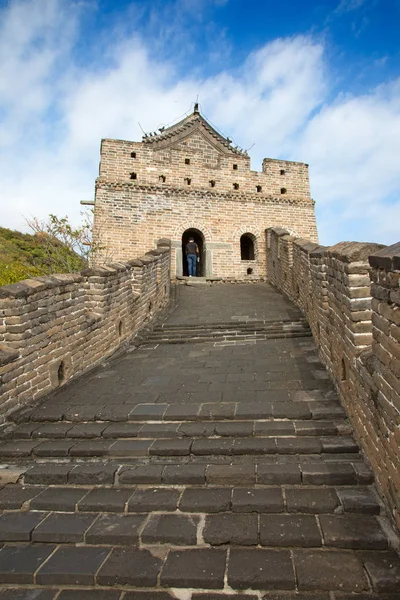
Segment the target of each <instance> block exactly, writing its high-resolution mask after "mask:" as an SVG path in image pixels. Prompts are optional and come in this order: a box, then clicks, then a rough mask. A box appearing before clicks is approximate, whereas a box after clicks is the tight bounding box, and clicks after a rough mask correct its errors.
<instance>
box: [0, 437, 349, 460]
mask: <svg viewBox="0 0 400 600" xmlns="http://www.w3.org/2000/svg"><path fill="white" fill-rule="evenodd" d="M321 453H329V454H340V453H358V446H357V444H356V443H355V442H354V440H353V439H352V438H351V437H349V436H333V437H306V436H299V437H278V438H276V437H261V436H260V437H241V438H236V437H227V436H226V437H216V438H204V437H203V438H189V437H185V438H178V437H177V438H162V439H154V438H136V439H120V440H119V439H117V440H115V439H107V440H104V439H103V440H101V439H88V440H81V441H77V440H75V439H64V440H59V439H57V440H52V441H43V440H40V439H36V440H31V441H26V440H22V441H21V440H11V441H8V442H5V443H3V444H2V445H0V457H2V458H8V457H13V458H26V457H29V456H35V457H47V458H50V457H51V458H56V457H102V456H106V457H111V458H128V457H137V456H189V455H195V456H212V455H218V456H219V455H222V456H223V455H246V456H247V455H250V456H251V455H263V454H321Z"/></svg>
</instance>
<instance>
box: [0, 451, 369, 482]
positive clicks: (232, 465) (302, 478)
mask: <svg viewBox="0 0 400 600" xmlns="http://www.w3.org/2000/svg"><path fill="white" fill-rule="evenodd" d="M339 456H340V455H335V454H332V455H326V460H316V459H317V458H318V457H317V456H311V457H310V456H305V457H304V460H301V457H300V456H296V455H293V456H291V457H290V458H291V460H290V461H288V462H279V461H278V462H270V460H268V461H266V459H265V458H263V457H260V458H256V457H247V458H246V460H245V461H244V462H241V461H240V460H239V458H240V457H229V462H228V463H226V464H223V463H221V464H220V463H219V461H218V460H215V458H217V457H214V458H211V460H206V459H207V457H199V461H198V462H187V463H185V462H183V461H182V459H179V460H178V459H175V461H173V459H172V460H170V461H166V460H165V462H162V461H161V462H158V463H157V462H148V461H147V462H136V463H135V462H134V463H131V464H129V463H126V462H124V463H122V462H117V461H113V462H108V461H107V462H100V461H95V460H93V461H92V462H90V463H89V462H73V461H71V462H43V463H37V464H32V463H31V464H28V465H25V466H21V467H19V471H18V473H19V475H20V481H21V483H22V484H24V485H65V484H71V485H110V486H117V487H121V486H122V487H123V486H132V485H165V486H169V485H196V486H197V485H199V486H204V485H207V486H221V485H223V486H225V485H227V486H235V485H239V486H253V485H259V486H271V485H272V486H274V485H301V486H303V485H308V486H310V485H318V486H320V485H322V486H324V485H330V486H355V485H369V484H371V483H373V481H374V477H373V473H372V471H371V469H370V468H369V467H368V466H367V465H366V464H365V463H364V462H363V461H362V460H360V457H359V455H357V454H354V455H345V456H346V460H339V459H338V457H339ZM266 458H268V459H270V457H266ZM328 458H329V460H328ZM1 475H2V473H1V472H0V477H1Z"/></svg>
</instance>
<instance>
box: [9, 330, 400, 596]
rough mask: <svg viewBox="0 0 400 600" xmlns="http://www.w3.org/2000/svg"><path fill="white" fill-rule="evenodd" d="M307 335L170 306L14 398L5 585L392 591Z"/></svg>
mask: <svg viewBox="0 0 400 600" xmlns="http://www.w3.org/2000/svg"><path fill="white" fill-rule="evenodd" d="M308 335H309V330H308V328H307V325H306V323H304V322H303V321H301V320H298V321H292V322H287V321H281V322H279V323H278V322H264V323H260V321H256V322H251V323H249V322H247V323H236V324H234V325H232V324H231V323H230V324H229V327H228V326H227V324H224V323H222V324H220V325H219V326H215V325H204V326H201V327H198V326H197V327H194V326H190V324H189V325H188V324H183V325H182V326H178V325H168V324H167V325H164V326H160V327H158V328H157V329H156V330H155V331H154V332H153V334H152V335H151V336H150V338H149V340H148V341H149V344H147V345H144V346H142V347H141V348H139V349H138V350H136V351H134V352H128V353H127V354H126V355H124V356H122V357H119V358H118V359H116V360H115V361H114V362H111V363H110V364H109V365H106V367H99V369H97V370H96V371H95V372H94V373H93V374H91V375H90V376H88V377H87V378H86V379H85V378H82V379H81V380H79V381H78V382H76V383H74V384H72V385H71V386H66V387H65V388H64V389H62V390H60V391H59V393H58V394H55V395H54V396H53V397H51V398H48V399H46V400H45V401H44V402H42V403H41V404H39V405H37V406H35V407H30V408H26V409H24V410H21V411H20V412H19V413H16V414H14V415H13V417H12V420H11V421H9V422H8V423H7V424H6V426H5V427H4V428H3V432H2V439H1V441H0V461H1V462H2V463H3V466H4V467H5V468H3V469H0V478H1V479H2V480H3V481H4V484H3V487H2V489H0V509H1V510H2V514H1V515H0V543H1V544H3V547H2V549H1V550H0V584H1V586H2V589H1V590H0V600H11V599H12V598H18V600H33V599H35V600H54V599H55V598H57V600H60V599H61V600H72V599H73V600H135V599H136V600H144V599H148V600H150V599H156V600H157V599H158V600H167V599H171V598H180V599H182V600H184V599H185V600H186V599H188V600H226V599H233V598H237V599H239V600H245V599H248V600H250V599H253V600H255V599H256V598H257V599H261V598H263V599H264V600H278V599H279V600H295V599H298V600H307V599H308V600H320V599H323V600H350V598H352V599H353V598H354V599H356V600H357V598H358V599H359V600H368V599H369V600H378V599H379V598H381V599H382V600H400V560H399V557H398V555H397V554H396V553H395V552H394V551H393V550H392V549H391V548H390V545H389V540H388V535H387V532H388V530H389V529H388V524H387V521H386V519H385V516H384V513H383V512H382V508H381V505H380V501H379V499H378V496H377V494H376V492H375V489H374V486H373V474H372V472H371V470H370V468H369V467H368V466H367V465H366V463H365V461H364V460H363V457H362V455H361V454H360V452H359V448H358V446H357V444H356V443H355V441H354V439H353V437H352V435H351V427H350V426H349V423H348V421H347V418H346V415H345V412H344V410H343V408H342V407H341V405H340V403H339V400H338V398H337V396H336V394H335V392H334V391H333V389H332V385H331V383H330V381H329V379H328V376H327V374H326V373H325V371H324V370H323V368H322V366H321V365H320V363H319V362H318V357H317V356H316V354H315V350H314V347H313V344H312V342H310V340H308V339H307V336H308ZM264 336H265V337H264ZM298 336H301V337H298ZM283 337H284V338H285V339H282V338H283ZM259 338H260V339H259ZM249 339H250V340H252V342H253V341H254V340H255V341H254V345H253V346H252V347H250V346H247V345H244V346H241V345H234V346H231V345H229V343H230V342H231V341H233V340H234V341H238V342H239V344H240V343H241V342H244V343H246V341H247V340H249ZM260 340H261V341H260ZM189 341H192V342H198V344H196V345H193V346H190V345H189V344H188V342H189ZM209 341H213V342H215V343H217V342H222V346H220V347H215V345H213V344H209V343H206V342H209ZM171 344H174V345H171ZM157 345H159V346H157ZM156 346H157V347H156ZM188 348H192V349H191V350H190V349H189V350H188ZM196 365H197V367H196ZM252 365H254V367H252ZM107 369H108V370H107ZM182 373H183V374H184V376H183V377H182ZM190 379H195V381H193V382H191V381H190ZM188 380H189V383H188ZM139 381H140V383H139ZM133 382H134V383H133ZM113 390H114V391H113ZM7 481H8V483H6V482H7Z"/></svg>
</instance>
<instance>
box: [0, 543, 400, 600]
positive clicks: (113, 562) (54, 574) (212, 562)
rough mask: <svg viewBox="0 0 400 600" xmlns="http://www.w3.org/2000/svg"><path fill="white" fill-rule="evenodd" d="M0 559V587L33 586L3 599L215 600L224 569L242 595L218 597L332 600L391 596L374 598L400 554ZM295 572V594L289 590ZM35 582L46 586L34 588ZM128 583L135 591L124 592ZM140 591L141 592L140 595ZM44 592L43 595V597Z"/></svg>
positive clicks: (30, 554)
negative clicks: (178, 594) (184, 594)
mask: <svg viewBox="0 0 400 600" xmlns="http://www.w3.org/2000/svg"><path fill="white" fill-rule="evenodd" d="M0 556H1V561H0V583H1V584H3V585H4V584H5V585H7V586H13V587H14V586H22V585H23V586H24V588H23V590H25V591H27V590H29V586H33V585H34V584H36V585H35V588H36V590H35V593H34V594H32V595H26V594H25V595H22V596H21V595H19V592H18V595H15V592H13V593H14V596H13V595H10V594H8V591H9V590H11V587H10V588H9V589H7V590H6V589H5V588H4V589H3V590H2V591H1V592H0V593H1V594H2V596H0V598H1V597H2V598H3V599H4V600H10V599H11V598H18V599H19V600H21V599H23V600H32V599H33V598H37V599H38V600H50V599H51V598H54V595H53V596H51V593H53V592H54V591H55V589H60V588H63V587H64V586H72V588H71V589H70V590H69V591H67V590H65V591H63V592H61V595H60V596H59V598H61V599H62V600H72V598H73V599H74V600H89V599H91V600H94V599H96V600H117V598H119V596H118V595H117V596H115V595H114V596H112V595H111V594H112V593H113V592H115V591H118V592H119V591H122V589H123V588H125V589H126V595H124V598H125V599H127V600H139V599H141V600H143V599H144V598H146V597H147V598H149V599H150V598H155V599H156V600H157V598H159V600H166V598H168V597H169V598H170V597H171V596H170V595H168V594H167V593H166V590H165V588H166V587H167V588H169V587H173V588H178V589H182V590H189V589H194V590H196V589H198V590H199V591H200V590H201V594H198V593H195V594H194V598H195V599H196V600H199V599H200V598H203V600H216V598H217V596H215V594H213V593H212V592H213V591H216V590H219V591H221V590H223V588H224V578H225V573H227V581H228V584H229V586H230V587H231V588H232V590H234V591H240V590H247V591H246V593H245V594H244V595H242V594H239V595H237V594H234V595H233V596H232V594H230V595H225V594H224V595H222V596H221V600H222V598H224V599H225V598H232V597H234V598H236V599H237V600H239V599H242V600H243V599H244V598H246V597H249V598H250V597H252V598H253V599H254V596H251V594H250V590H260V591H261V590H262V591H265V590H267V591H269V592H270V593H269V594H266V595H265V596H264V598H271V600H272V598H276V597H279V598H281V600H290V599H291V598H294V597H297V596H298V597H299V598H301V600H308V599H309V600H311V599H314V600H317V599H318V600H321V598H322V599H323V600H327V598H328V597H327V596H325V595H324V592H330V593H331V594H332V593H334V597H335V600H344V599H345V598H347V599H348V598H349V597H350V596H349V595H348V596H346V593H347V594H351V593H359V594H360V600H361V598H362V600H366V599H367V598H370V599H371V600H378V599H379V598H380V597H381V596H379V595H377V594H378V593H381V594H395V595H394V596H393V595H392V596H384V595H382V600H389V598H390V600H394V598H396V595H398V582H399V578H400V559H399V557H398V556H397V555H396V554H395V553H394V552H391V551H373V552H371V551H363V552H355V551H354V550H341V549H334V550H330V549H300V548H298V549H297V548H295V549H294V550H293V552H290V550H289V549H271V548H232V550H231V551H230V553H228V551H227V549H226V548H221V549H220V548H192V549H189V548H185V549H171V550H170V551H169V552H167V553H166V554H165V555H164V556H163V557H162V558H158V557H156V556H153V554H152V553H151V552H150V551H149V550H147V549H138V548H136V547H116V548H114V549H113V550H112V551H111V552H110V547H109V546H108V547H107V546H106V547H102V546H97V547H95V546H80V547H79V546H59V547H56V546H55V545H54V544H35V545H26V544H21V545H18V546H13V545H6V546H5V547H4V548H3V549H2V550H1V553H0ZM295 574H296V579H297V586H298V588H299V594H295V588H296V579H295ZM369 581H371V584H372V593H371V592H370V591H369V590H370V586H369ZM36 586H46V589H44V588H42V590H41V591H40V592H39V590H38V589H37V587H36ZM126 586H128V587H126ZM129 587H133V588H135V589H136V591H135V592H133V591H129V589H128V588H129ZM20 589H21V590H22V588H20ZM32 589H33V588H32ZM82 589H84V590H87V592H86V595H82V593H81V592H80V591H79V590H82ZM139 590H143V592H142V593H141V592H139ZM145 590H149V591H148V593H147V594H145ZM47 591H48V592H49V593H50V595H48V594H47V595H43V593H45V592H47ZM285 591H290V592H291V593H284V592H285ZM271 592H275V593H272V594H271ZM278 592H283V593H282V594H277V593H278ZM362 592H365V593H363V594H361V593H362ZM100 593H101V595H100ZM71 594H72V595H71ZM331 597H332V596H331Z"/></svg>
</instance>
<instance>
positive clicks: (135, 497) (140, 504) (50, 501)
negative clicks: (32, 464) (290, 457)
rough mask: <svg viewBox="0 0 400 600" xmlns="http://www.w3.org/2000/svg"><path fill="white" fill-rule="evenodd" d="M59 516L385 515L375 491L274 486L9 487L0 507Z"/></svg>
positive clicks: (0, 497)
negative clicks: (140, 514) (101, 513)
mask: <svg viewBox="0 0 400 600" xmlns="http://www.w3.org/2000/svg"><path fill="white" fill-rule="evenodd" d="M23 507H24V508H25V509H28V508H29V509H30V510H35V511H47V512H48V511H56V512H91V511H101V512H110V511H111V512H128V513H131V512H132V513H143V512H152V511H162V512H175V511H176V510H177V509H179V510H180V511H181V512H184V513H219V512H227V511H232V512H235V513H236V512H239V513H242V512H247V513H249V512H254V513H311V514H325V513H328V514H329V513H332V514H333V513H335V514H342V513H355V514H369V515H376V514H379V512H380V505H379V501H378V499H377V497H376V495H375V493H374V492H373V491H372V490H371V489H369V488H368V487H366V486H360V487H356V488H351V487H350V488H347V487H345V488H340V487H318V486H317V487H315V486H303V487H295V486H290V485H286V486H272V487H265V488H255V487H247V488H243V487H240V488H234V487H226V488H218V487H190V486H186V487H185V488H182V487H177V488H173V487H162V486H161V487H143V486H142V487H141V486H140V485H139V486H137V487H136V486H135V487H133V488H130V489H129V488H124V487H123V488H116V487H115V488H102V489H97V488H95V487H93V486H91V487H82V486H73V485H69V486H68V485H65V486H56V487H42V486H34V485H32V486H31V485H27V486H22V485H8V486H6V487H5V488H3V489H2V490H0V509H1V510H19V509H21V508H23Z"/></svg>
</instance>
